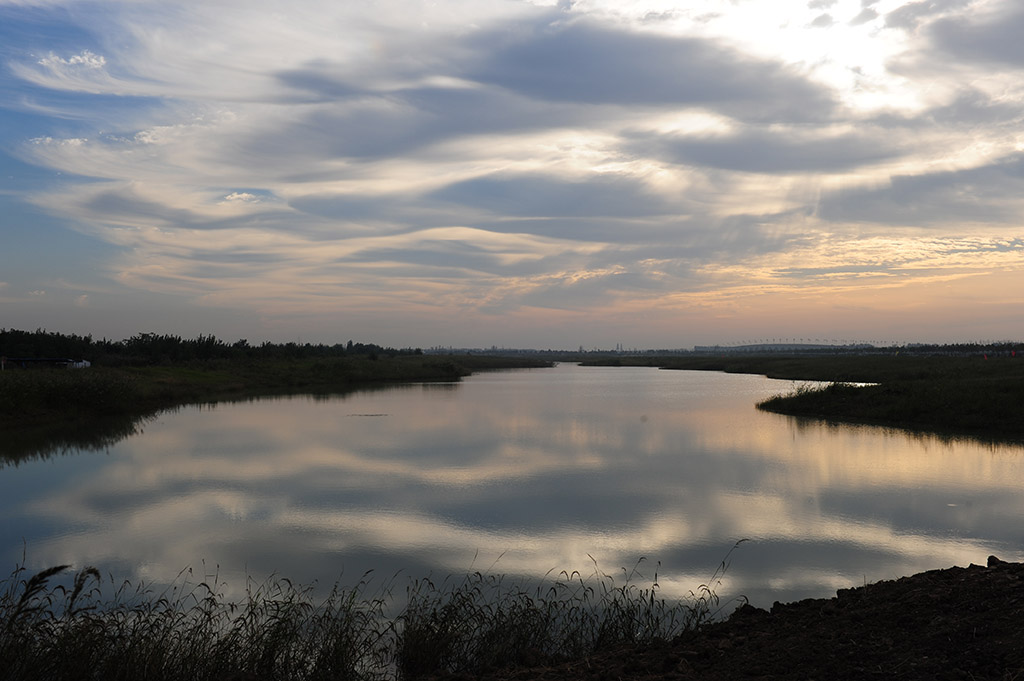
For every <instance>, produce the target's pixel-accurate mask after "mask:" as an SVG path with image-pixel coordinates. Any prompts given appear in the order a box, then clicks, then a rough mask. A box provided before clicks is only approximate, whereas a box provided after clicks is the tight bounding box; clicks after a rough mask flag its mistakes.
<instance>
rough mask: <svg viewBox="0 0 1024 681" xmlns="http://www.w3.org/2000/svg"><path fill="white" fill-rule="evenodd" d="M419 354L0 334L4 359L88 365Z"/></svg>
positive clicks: (341, 346)
mask: <svg viewBox="0 0 1024 681" xmlns="http://www.w3.org/2000/svg"><path fill="white" fill-rule="evenodd" d="M419 354H423V351H422V350H420V349H419V348H416V349H412V348H403V349H396V348H391V347H383V346H380V345H376V344H374V343H354V342H352V341H351V340H350V341H348V342H347V343H336V344H334V345H325V344H323V343H316V344H313V343H293V342H289V343H270V342H267V341H264V342H263V343H260V344H258V345H251V344H250V343H249V341H248V340H246V339H244V338H242V339H239V340H237V341H235V342H234V343H227V342H225V341H223V340H221V339H219V338H217V337H215V336H212V335H210V336H204V335H199V336H196V337H195V338H183V337H181V336H176V335H173V334H159V333H138V334H135V335H134V336H132V337H131V338H126V339H124V340H119V341H114V340H109V339H107V338H103V339H102V340H96V339H94V338H93V337H92V336H91V335H87V336H80V335H77V334H63V333H57V332H54V331H46V330H44V329H36V330H35V331H21V330H18V329H0V355H3V356H4V357H8V358H62V359H76V360H77V359H86V360H89V361H90V362H92V363H93V364H103V365H108V366H117V365H152V364H177V363H182V362H195V361H209V360H232V359H307V358H319V357H345V356H350V355H351V356H357V355H359V356H368V357H370V358H371V359H376V358H378V357H380V356H382V355H383V356H389V357H394V356H397V355H419Z"/></svg>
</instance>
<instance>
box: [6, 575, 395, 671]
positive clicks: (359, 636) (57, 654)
mask: <svg viewBox="0 0 1024 681" xmlns="http://www.w3.org/2000/svg"><path fill="white" fill-rule="evenodd" d="M67 569H68V566H66V565H61V566H57V567H53V568H49V569H47V570H44V571H42V572H39V573H38V574H36V575H33V576H32V577H28V578H26V577H25V569H24V568H23V567H18V568H17V569H16V570H15V571H14V572H13V573H12V575H11V576H10V577H9V578H8V579H7V580H5V581H4V582H3V584H2V587H0V679H3V680H4V681H7V680H8V679H10V680H12V681H13V680H15V679H17V680H19V681H20V680H25V681H29V680H32V679H54V680H59V679H97V680H99V679H110V680H118V679H125V680H128V679H153V680H155V681H162V680H168V681H170V680H178V679H181V680H184V679H195V680H197V681H203V680H206V679H209V680H211V681H213V680H215V679H216V680H218V681H223V680H224V679H232V678H237V679H275V680H277V679H280V680H291V679H295V680H299V679H302V680H305V679H309V680H318V679H324V680H326V679H376V678H383V677H384V676H385V674H384V670H385V669H386V668H387V648H386V645H385V644H386V642H385V641H384V640H383V639H384V636H383V634H384V633H386V631H387V626H386V623H385V620H384V618H383V617H382V615H381V608H382V607H383V604H384V599H383V598H381V597H370V598H365V597H363V596H362V595H361V591H360V588H361V587H363V586H365V581H364V582H361V583H360V585H359V586H357V587H356V588H354V589H342V588H340V587H337V586H336V587H335V588H334V589H332V590H331V592H330V594H329V595H328V596H327V598H326V599H324V600H323V601H319V602H318V601H315V600H314V599H313V596H312V588H311V587H306V588H297V587H295V586H294V585H293V584H292V583H291V582H289V581H288V580H285V579H275V580H270V581H268V582H267V583H265V584H260V585H256V584H253V583H250V584H249V585H248V588H247V590H246V598H245V599H244V600H243V601H242V602H240V603H236V602H232V601H228V600H226V599H225V598H224V597H223V595H222V594H220V593H219V591H218V584H217V581H216V578H214V579H213V580H210V581H202V582H199V583H192V582H190V581H189V579H188V577H189V576H190V573H188V574H186V573H182V575H179V580H178V581H177V582H176V583H175V584H174V585H172V586H170V587H168V589H166V590H164V591H162V592H159V593H156V592H153V591H150V590H149V589H147V588H145V587H144V586H142V585H138V586H133V585H132V584H131V583H130V582H123V583H122V584H121V585H120V586H114V582H113V580H112V579H110V580H109V584H110V585H111V586H112V587H113V588H114V591H113V595H112V596H110V597H108V598H106V599H103V591H104V587H105V586H106V585H107V584H106V582H105V580H103V578H102V577H101V575H100V573H99V571H97V570H96V569H95V568H86V569H84V570H82V571H80V572H78V573H77V574H76V575H75V576H74V578H73V579H72V580H71V582H70V583H69V582H68V581H67V580H66V579H60V580H58V578H60V577H62V576H63V573H64V572H65V571H66V570H67ZM211 582H212V583H211Z"/></svg>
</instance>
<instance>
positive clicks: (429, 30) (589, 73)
mask: <svg viewBox="0 0 1024 681" xmlns="http://www.w3.org/2000/svg"><path fill="white" fill-rule="evenodd" d="M58 4H59V3H58ZM52 6H53V5H47V4H40V5H38V6H33V8H32V10H31V11H32V12H33V13H36V14H37V15H39V16H42V17H44V18H50V19H52V21H53V23H54V34H53V36H52V40H51V41H50V43H51V44H45V42H46V41H42V42H41V43H33V44H31V45H29V44H24V45H23V44H22V43H19V42H18V38H17V25H18V24H17V22H18V20H19V17H20V16H21V15H20V12H23V11H28V9H27V8H28V7H29V5H27V4H14V5H12V4H0V11H3V12H4V16H5V17H6V18H8V19H9V20H10V21H9V25H10V26H12V27H13V28H11V29H10V30H11V31H12V33H11V34H10V35H11V39H10V40H9V41H8V42H9V43H10V46H9V47H8V48H7V49H6V51H5V53H4V55H5V58H6V60H7V63H8V66H9V68H10V75H9V76H8V77H7V80H6V81H4V82H3V83H0V84H2V85H4V87H7V88H8V89H9V90H10V91H11V92H14V93H16V94H17V96H16V97H12V98H10V102H11V104H10V105H9V106H10V107H12V108H11V109H10V111H12V112H16V113H21V112H29V111H31V112H33V113H34V114H36V115H38V116H39V117H40V118H41V120H42V122H41V123H34V124H33V127H32V132H31V133H29V134H24V135H22V136H20V137H18V136H17V135H18V133H17V132H12V133H11V135H12V136H11V137H10V138H9V139H10V145H9V148H11V149H14V150H16V153H17V155H18V158H19V160H20V161H22V162H25V163H29V164H32V165H34V166H37V167H39V168H43V169H46V170H48V171H49V172H51V173H52V175H51V176H49V177H47V181H45V182H42V181H40V182H38V183H37V184H36V185H35V186H34V187H32V188H31V189H28V190H19V191H18V192H17V194H16V195H15V196H16V197H17V198H19V199H21V200H23V201H25V202H29V203H31V205H32V206H33V210H36V211H39V212H40V213H45V214H46V215H48V216H49V217H54V216H56V217H57V218H59V219H60V220H61V221H62V224H64V225H67V227H68V228H71V229H74V230H77V231H78V232H79V233H81V234H83V235H87V236H88V237H89V238H91V239H95V240H97V241H98V242H100V243H102V244H105V245H107V246H109V247H110V251H111V252H110V254H109V255H108V256H107V257H106V259H105V261H104V265H103V274H104V276H107V277H109V278H110V280H111V281H113V282H117V283H118V284H119V285H120V286H122V287H124V290H128V291H134V292H135V294H136V295H137V296H140V297H141V298H143V299H144V298H146V297H148V296H152V295H165V296H170V297H171V298H173V299H175V300H181V301H182V302H183V304H191V305H195V306H197V307H200V308H206V309H209V310H220V309H229V308H230V309H235V310H241V311H246V312H248V313H251V318H252V319H253V322H252V324H253V326H252V327H251V328H248V329H242V328H238V329H235V328H232V329H230V330H229V329H225V330H223V331H220V332H219V333H220V334H221V335H226V336H232V335H236V334H237V335H246V336H259V335H261V334H264V335H266V334H271V335H272V334H274V333H276V332H277V330H278V329H280V328H283V327H287V326H291V325H293V324H294V322H295V317H292V316H289V315H300V316H301V317H302V318H303V320H304V323H309V324H311V328H310V330H309V333H308V336H309V337H310V338H313V337H316V338H323V339H324V340H329V339H330V338H329V337H330V336H331V334H333V333H335V332H336V331H337V327H336V325H334V324H331V323H329V322H327V321H326V320H328V319H332V318H334V319H337V318H338V316H339V315H340V314H344V313H345V311H346V310H350V311H351V312H352V313H353V314H354V315H355V316H357V317H359V318H360V319H362V320H363V322H364V323H366V324H368V325H369V326H368V327H367V334H369V335H373V329H375V328H376V329H378V330H379V331H380V332H381V333H384V332H385V327H384V326H381V325H380V324H379V321H380V318H385V317H387V316H388V315H390V316H391V317H392V318H394V319H399V318H405V317H408V318H409V319H416V320H417V322H419V321H421V320H422V318H423V317H426V316H431V315H434V316H436V317H438V324H437V327H436V328H444V329H448V333H450V334H452V335H455V336H457V335H459V334H460V333H465V334H466V335H467V336H468V337H470V338H472V337H475V336H476V335H477V334H478V333H479V330H480V328H481V324H480V322H481V321H483V320H487V322H488V324H494V323H497V319H498V318H499V317H503V316H504V317H509V319H512V316H514V318H515V323H511V322H510V323H509V327H510V328H512V327H514V328H517V329H520V332H519V333H518V334H517V337H516V338H515V339H509V342H511V343H512V344H527V345H538V346H549V345H568V346H570V347H573V346H575V345H576V344H578V342H579V340H580V339H578V338H577V337H576V336H577V335H578V334H579V333H586V334H588V335H590V336H592V337H595V338H602V337H604V336H605V335H606V333H607V332H606V331H605V330H604V329H610V328H611V327H612V326H613V325H614V324H613V322H612V320H611V319H610V317H609V315H612V316H614V317H616V318H619V317H620V316H621V315H627V314H632V313H630V312H629V309H630V308H632V309H633V310H634V312H635V311H639V310H643V311H644V312H645V315H646V317H647V318H648V319H649V320H650V326H649V327H648V328H646V329H645V330H643V331H642V333H643V335H644V336H645V337H646V338H649V340H648V341H643V342H640V344H648V345H660V346H685V345H687V344H688V343H699V342H702V341H712V340H715V336H716V334H719V333H731V331H726V328H725V327H714V326H704V325H702V324H696V323H695V322H696V321H697V320H696V319H694V318H685V317H680V316H678V314H679V308H678V307H677V304H678V303H679V302H680V301H682V300H689V301H691V302H692V304H699V305H701V306H704V305H707V304H712V303H714V304H721V305H722V306H723V307H722V310H723V312H727V311H728V309H729V306H730V305H734V304H736V305H739V304H740V301H741V300H748V301H752V300H753V299H752V296H755V292H756V290H757V288H758V287H761V290H762V292H763V293H764V294H765V297H764V298H763V301H762V302H763V304H764V305H769V304H770V305H786V306H787V307H789V308H793V309H795V308H800V307H801V306H808V307H806V308H804V309H805V310H806V311H807V313H806V314H805V315H804V319H805V321H804V322H803V323H804V324H805V325H807V326H808V327H810V326H813V325H814V324H816V323H817V322H818V320H820V319H822V317H821V315H820V311H821V309H822V308H823V307H828V306H829V295H830V293H829V289H828V285H840V286H842V287H844V288H843V289H842V290H845V291H847V292H848V293H849V292H851V291H853V290H854V289H856V290H857V291H861V292H863V293H864V294H865V296H867V295H868V294H869V292H870V291H872V290H874V291H876V292H879V293H880V292H882V291H889V290H890V289H891V288H892V286H894V285H900V286H904V285H905V286H908V287H911V288H913V287H915V285H916V284H924V283H926V282H929V281H938V280H942V281H945V282H947V283H948V284H949V286H951V287H953V288H954V289H955V290H956V291H957V292H958V295H960V296H963V297H965V298H970V297H971V296H972V295H978V296H986V297H987V296H988V293H987V291H984V292H983V290H982V287H981V284H980V281H981V279H983V278H984V270H985V268H993V267H998V268H1009V269H1010V270H1014V271H1017V270H1016V268H1019V267H1020V266H1019V265H1017V264H1015V263H1014V262H1013V255H1010V256H1005V257H1003V256H1000V255H999V254H998V253H996V252H994V251H985V250H984V249H982V250H980V251H979V252H977V253H975V254H973V255H968V254H965V253H963V252H960V251H956V250H949V249H945V248H943V247H942V246H941V245H940V242H942V243H949V242H952V241H955V240H956V239H958V238H961V237H964V236H965V235H967V234H969V235H970V236H971V237H977V238H979V239H983V240H987V241H989V242H993V243H995V242H998V241H999V240H1001V239H1004V240H1010V241H1013V240H1014V239H1019V238H1020V236H1021V228H1020V225H1019V223H1018V219H1017V216H1018V215H1020V212H1021V209H1022V208H1024V206H1022V205H1021V202H1020V200H1019V199H1018V197H1019V196H1021V192H1020V189H1021V187H1020V186H1019V185H1020V177H1021V173H1020V168H1019V166H1020V164H1021V161H1020V154H1021V150H1022V149H1024V137H1022V136H1021V135H1020V132H1019V130H1020V126H1019V121H1020V120H1021V119H1022V118H1024V87H1022V86H1021V85H1020V79H1019V69H1020V68H1021V67H1022V66H1024V63H1021V60H1020V59H1019V58H1018V56H1017V53H1016V52H1015V51H1014V50H1015V47H1014V45H1015V44H1016V43H1015V42H1014V41H1013V39H1011V36H1013V35H1016V33H1015V31H1014V30H1013V29H1014V27H1017V26H1018V24H1020V23H1021V22H1022V21H1024V19H1022V17H1024V14H1022V13H1021V12H1020V11H1019V10H1018V9H1015V6H1014V5H1012V4H1009V3H1007V2H1004V1H995V0H992V1H987V2H975V3H967V2H962V1H959V0H957V1H951V2H944V3H919V2H905V1H902V0H879V2H876V3H872V4H871V5H869V6H865V5H864V4H863V3H861V2H859V0H836V1H835V2H810V3H807V2H802V1H801V2H786V3H781V4H780V3H771V4H758V3H741V4H736V3H732V2H727V1H725V0H722V1H719V0H706V1H704V2H700V3H694V4H691V5H690V6H688V7H687V8H679V7H677V6H675V5H673V4H672V3H666V2H655V1H653V0H651V1H644V2H639V1H638V2H629V3H620V2H616V3H608V2H602V1H598V0H592V1H587V2H577V3H572V4H571V5H570V4H566V3H561V4H556V3H550V4H546V3H536V4H531V3H526V2H473V3H466V2H455V1H447V2H442V3H436V4H432V5H421V6H416V7H414V8H411V7H408V6H407V5H406V4H405V3H399V5H398V7H400V9H396V10H395V11H389V10H388V8H387V6H381V7H378V8H377V9H376V10H375V11H373V12H371V11H369V10H368V9H367V8H366V7H362V6H360V5H341V6H339V5H322V6H321V5H317V4H314V5H310V6H307V7H305V8H302V9H297V8H294V7H290V6H289V7H287V8H286V7H284V6H279V5H277V4H276V3H274V2H266V3H263V4H261V5H260V6H259V7H256V8H253V7H251V6H248V5H247V6H246V7H245V8H244V9H245V11H241V10H242V9H243V8H242V6H241V5H237V4H236V3H234V2H231V1H229V0H224V1H221V2H216V3H212V4H209V5H204V6H202V7H193V6H191V5H188V6H186V5H182V4H176V3H161V4H159V5H155V4H153V3H149V2H133V3H111V4H109V5H105V6H103V8H102V11H97V12H96V13H95V14H92V13H89V14H74V15H70V16H71V18H70V19H69V18H67V16H64V15H58V13H56V12H55V11H53V10H52V9H48V7H52ZM236 10H238V11H236ZM69 21H71V22H73V23H66V22H69ZM12 41H13V42H12ZM886 238H891V239H896V240H898V241H899V250H900V253H901V254H902V253H907V254H909V253H913V252H916V251H926V252H927V253H928V255H927V256H921V259H920V260H915V261H914V262H913V263H910V262H903V263H902V264H898V265H897V264H894V262H893V261H892V259H891V258H888V257H886V258H884V259H882V260H880V261H875V260H872V258H873V257H874V256H871V255H870V254H869V253H870V252H873V251H874V250H875V249H876V245H877V244H879V243H882V241H884V240H885V239H886ZM1013 253H1014V254H1016V255H1019V253H1018V252H1016V251H1013ZM908 257H909V256H908ZM826 280H828V282H829V283H828V285H826V284H825V281H826ZM37 286H38V284H26V285H25V286H24V288H25V289H29V288H35V287H37ZM787 295H790V296H792V297H791V298H789V301H790V302H789V303H786V302H784V301H785V299H786V296H787ZM699 296H704V297H705V298H704V302H702V303H698V301H697V297H699ZM691 302H688V303H687V305H690V304H691ZM90 304H91V305H92V306H94V307H99V308H102V307H103V305H105V304H109V303H107V302H105V299H104V298H103V297H102V296H96V297H93V298H91V299H90ZM929 305H930V307H929V309H930V310H931V313H932V314H933V315H936V316H938V315H942V314H944V313H943V312H942V311H941V308H940V307H938V306H937V305H938V303H937V301H932V302H930V303H929ZM225 306H226V307H225ZM735 309H740V308H735ZM286 310H287V311H290V312H285V311H286ZM372 310H376V311H377V312H372V313H371V311H372ZM545 310H560V311H564V312H566V313H570V312H571V314H573V315H574V319H575V321H574V323H573V325H572V329H571V330H570V329H566V330H565V331H564V332H562V333H557V332H553V331H552V329H553V327H552V326H551V324H550V320H549V319H548V318H547V317H545V315H546V314H547V313H546V312H544V311H545ZM659 310H661V311H659ZM811 310H813V313H812V312H811ZM364 314H372V315H373V316H374V320H371V319H370V318H368V317H363V316H361V315H364ZM442 317H443V319H444V320H443V321H442V320H441V318H442ZM531 318H534V319H536V320H537V325H536V327H533V326H531V324H530V322H529V320H530V319H531ZM796 318H797V316H794V318H793V319H796ZM318 319H319V321H317V320H318ZM286 320H287V321H286ZM154 321H155V320H154ZM862 322H863V323H864V324H869V323H871V324H874V323H877V321H871V320H870V319H868V318H862ZM756 323H758V324H760V323H763V322H762V321H758V322H756ZM787 323H792V321H790V322H787ZM1020 324H1021V322H1019V321H1018V322H1010V321H1006V322H1004V326H1005V328H1006V331H1005V335H1007V336H1011V335H1014V334H1016V333H1020V332H1022V331H1024V329H1022V328H1021V327H1020ZM399 326H401V325H399ZM426 328H427V327H424V326H422V325H420V324H419V323H414V324H411V325H410V326H409V327H408V333H410V334H418V333H421V331H422V330H424V329H426ZM489 328H498V327H489ZM534 328H535V329H536V331H537V335H538V337H537V338H536V339H533V336H531V331H532V330H533V329H534ZM396 329H397V327H394V325H391V326H390V327H389V328H388V330H387V331H386V332H387V333H389V334H392V333H399V335H401V334H400V332H398V331H397V330H396ZM695 329H701V330H700V331H695ZM167 330H168V331H175V330H174V329H167ZM638 332H640V331H639V330H638ZM432 333H433V332H431V334H432ZM907 333H908V334H909V336H910V337H908V340H911V339H913V338H912V336H913V333H912V329H910V328H908V329H907ZM746 335H749V334H746ZM470 338H467V342H468V341H469V340H470ZM614 338H615V340H620V339H619V338H617V337H614ZM531 339H533V340H531ZM381 340H389V341H390V342H393V343H398V344H406V342H407V340H406V339H405V338H392V339H383V338H382V339H381ZM495 340H497V339H495ZM408 342H419V343H420V344H424V345H431V344H434V342H440V343H443V344H447V343H449V342H456V343H458V340H457V339H456V338H443V339H442V338H434V337H433V336H432V335H431V336H430V337H423V338H418V339H417V341H413V340H412V339H409V340H408Z"/></svg>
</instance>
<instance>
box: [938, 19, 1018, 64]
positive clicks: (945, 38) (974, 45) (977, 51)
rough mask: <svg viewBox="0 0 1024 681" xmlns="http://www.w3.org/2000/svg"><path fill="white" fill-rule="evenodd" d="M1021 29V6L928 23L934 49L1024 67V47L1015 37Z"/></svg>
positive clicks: (982, 61) (961, 58)
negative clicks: (975, 15) (978, 16)
mask: <svg viewBox="0 0 1024 681" xmlns="http://www.w3.org/2000/svg"><path fill="white" fill-rule="evenodd" d="M1022 31H1024V10H1022V9H1021V8H1020V7H1019V6H1016V5H1015V6H1014V8H1013V9H1012V10H1008V11H1002V12H992V13H989V14H988V15H982V16H981V18H977V17H974V16H971V17H966V18H965V17H963V16H957V17H955V18H954V17H946V18H942V19H939V20H937V21H935V22H934V23H932V24H931V25H930V26H929V30H928V33H929V36H930V37H931V39H932V40H933V42H934V45H935V47H936V49H937V50H939V51H941V52H943V53H947V54H950V55H952V56H954V57H956V58H957V59H960V60H967V61H971V62H978V63H982V64H992V63H995V64H1005V65H1009V66H1013V67H1024V48H1022V46H1021V43H1020V40H1019V37H1020V35H1021V32H1022Z"/></svg>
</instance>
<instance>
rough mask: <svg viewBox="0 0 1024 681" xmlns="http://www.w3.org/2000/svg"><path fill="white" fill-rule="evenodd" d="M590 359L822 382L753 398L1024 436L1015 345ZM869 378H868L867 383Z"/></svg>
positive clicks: (860, 418) (789, 408)
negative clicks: (916, 350) (920, 350)
mask: <svg viewBox="0 0 1024 681" xmlns="http://www.w3.org/2000/svg"><path fill="white" fill-rule="evenodd" d="M592 363H593V364H604V365H622V366H625V365H633V366H657V367H661V368H663V369H689V370H703V371H724V372H728V373H746V374H763V375H765V376H768V377H769V378H781V379H790V380H794V381H815V382H821V383H819V384H818V385H815V386H809V385H798V386H797V387H796V389H795V390H794V391H793V392H790V393H788V394H781V395H777V396H775V397H772V398H770V399H768V400H765V401H764V402H761V403H760V404H758V405H757V406H758V408H759V409H763V410H765V411H771V412H775V413H779V414H788V415H791V416H800V417H810V418H818V419H827V420H829V421H839V422H849V423H867V424H876V425H884V426H891V427H897V428H904V429H910V430H919V431H929V432H934V433H937V434H942V435H950V436H959V435H965V436H970V437H974V438H978V439H988V440H1004V441H1005V440H1011V441H1019V440H1024V352H1022V349H1021V348H1019V347H1016V346H1008V347H1004V348H998V349H996V350H995V351H990V352H984V351H974V352H961V353H957V354H952V353H947V354H939V353H930V354H913V353H907V352H898V351H895V350H894V351H892V352H889V353H886V354H858V353H844V354H829V355H782V354H772V355H767V354H766V355H723V356H715V357H711V356H700V355H691V356H672V357H634V358H629V357H624V358H614V359H604V360H599V361H596V362H592ZM864 384H867V385H864Z"/></svg>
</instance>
